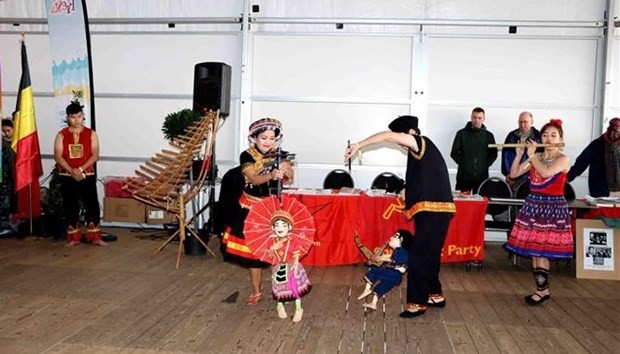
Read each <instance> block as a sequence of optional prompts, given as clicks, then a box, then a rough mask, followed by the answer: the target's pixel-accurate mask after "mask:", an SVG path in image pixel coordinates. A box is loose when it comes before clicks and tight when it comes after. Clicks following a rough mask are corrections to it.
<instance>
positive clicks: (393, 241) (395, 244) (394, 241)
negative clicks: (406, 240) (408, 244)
mask: <svg viewBox="0 0 620 354" xmlns="http://www.w3.org/2000/svg"><path fill="white" fill-rule="evenodd" d="M402 244H403V240H402V238H401V236H400V234H399V233H398V232H397V233H395V234H394V235H393V236H392V237H390V240H389V241H388V245H389V246H390V247H392V249H397V248H399V247H400V246H402Z"/></svg>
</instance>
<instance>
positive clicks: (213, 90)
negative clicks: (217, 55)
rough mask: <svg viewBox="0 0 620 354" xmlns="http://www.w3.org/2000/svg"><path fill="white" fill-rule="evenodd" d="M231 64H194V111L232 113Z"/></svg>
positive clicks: (201, 112)
mask: <svg viewBox="0 0 620 354" xmlns="http://www.w3.org/2000/svg"><path fill="white" fill-rule="evenodd" d="M230 80H231V68H230V65H227V64H224V63H211V62H208V63H198V64H196V65H195V66H194V107H193V109H194V111H196V112H199V113H200V114H205V113H206V112H208V111H209V110H213V111H216V110H218V109H219V110H220V116H222V117H227V116H228V114H229V113H230Z"/></svg>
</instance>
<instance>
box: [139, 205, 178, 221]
mask: <svg viewBox="0 0 620 354" xmlns="http://www.w3.org/2000/svg"><path fill="white" fill-rule="evenodd" d="M176 222H177V218H176V217H175V216H174V214H171V213H168V212H167V211H165V210H162V209H158V208H155V207H152V206H150V205H147V206H146V223H147V224H149V225H157V224H170V223H176Z"/></svg>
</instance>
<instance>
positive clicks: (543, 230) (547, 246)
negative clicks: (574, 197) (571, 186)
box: [506, 168, 573, 259]
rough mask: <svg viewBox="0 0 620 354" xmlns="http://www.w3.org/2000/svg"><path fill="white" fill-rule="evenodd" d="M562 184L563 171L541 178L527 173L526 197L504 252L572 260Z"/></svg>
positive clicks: (532, 172) (533, 173) (535, 173)
mask: <svg viewBox="0 0 620 354" xmlns="http://www.w3.org/2000/svg"><path fill="white" fill-rule="evenodd" d="M565 183H566V172H559V173H557V174H555V175H553V176H551V177H549V178H547V179H545V178H543V177H542V176H541V175H540V174H539V173H538V171H536V170H535V169H534V168H532V169H531V170H530V194H529V195H528V196H527V198H526V199H525V202H524V203H523V207H521V210H519V213H518V214H517V218H516V220H515V224H514V227H513V228H512V231H511V232H510V236H509V237H508V243H507V244H506V249H508V250H510V251H512V252H514V253H517V254H519V255H522V256H530V257H543V258H550V259H558V258H572V257H573V234H572V232H571V219H570V214H569V211H568V203H567V202H566V199H565V198H564V184H565Z"/></svg>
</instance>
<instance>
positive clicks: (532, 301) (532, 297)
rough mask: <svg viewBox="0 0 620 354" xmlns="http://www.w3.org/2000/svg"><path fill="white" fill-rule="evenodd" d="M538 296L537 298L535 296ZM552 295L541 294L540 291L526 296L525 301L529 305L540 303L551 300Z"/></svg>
mask: <svg viewBox="0 0 620 354" xmlns="http://www.w3.org/2000/svg"><path fill="white" fill-rule="evenodd" d="M535 297H536V298H535ZM550 298H551V295H540V294H539V293H533V294H532V295H528V296H526V297H525V303H526V304H528V305H532V306H534V305H540V304H542V303H543V302H545V301H547V300H549V299H550Z"/></svg>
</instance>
